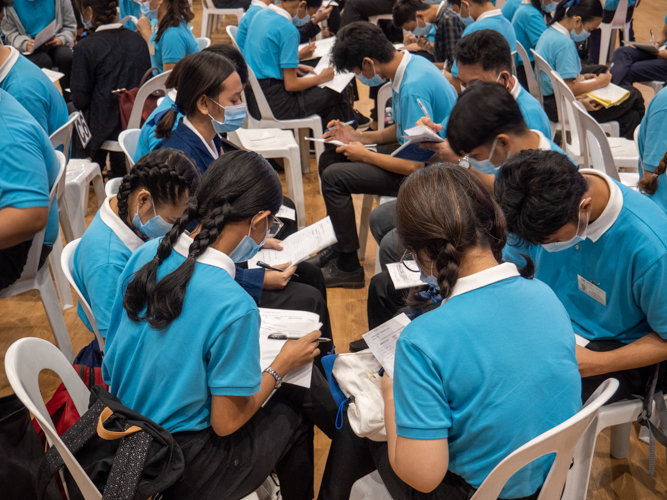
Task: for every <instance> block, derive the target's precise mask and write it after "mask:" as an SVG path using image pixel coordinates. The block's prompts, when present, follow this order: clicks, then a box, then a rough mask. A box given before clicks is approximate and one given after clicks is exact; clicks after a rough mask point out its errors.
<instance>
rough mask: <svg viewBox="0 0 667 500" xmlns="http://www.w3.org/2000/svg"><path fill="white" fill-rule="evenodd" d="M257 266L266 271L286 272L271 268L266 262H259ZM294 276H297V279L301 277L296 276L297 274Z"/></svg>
mask: <svg viewBox="0 0 667 500" xmlns="http://www.w3.org/2000/svg"><path fill="white" fill-rule="evenodd" d="M257 265H258V266H259V267H263V268H264V269H271V271H278V272H279V273H284V272H285V269H278V268H277V267H273V266H270V265H268V264H267V263H266V262H262V261H261V260H258V261H257ZM288 269H289V268H288ZM292 276H296V277H297V278H298V277H299V275H298V274H296V273H294V274H293V275H292Z"/></svg>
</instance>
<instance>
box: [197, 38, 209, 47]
mask: <svg viewBox="0 0 667 500" xmlns="http://www.w3.org/2000/svg"><path fill="white" fill-rule="evenodd" d="M197 43H198V44H199V50H204V49H206V48H208V47H210V46H211V39H210V38H206V37H205V36H200V37H199V38H197Z"/></svg>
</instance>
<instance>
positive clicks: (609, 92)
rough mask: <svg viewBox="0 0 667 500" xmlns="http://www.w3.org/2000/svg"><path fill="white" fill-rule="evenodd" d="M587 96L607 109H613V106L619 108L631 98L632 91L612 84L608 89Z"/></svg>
mask: <svg viewBox="0 0 667 500" xmlns="http://www.w3.org/2000/svg"><path fill="white" fill-rule="evenodd" d="M587 95H588V97H590V98H591V99H593V100H595V101H597V102H599V103H600V104H602V105H603V106H604V107H605V108H611V107H612V106H618V105H619V104H621V103H622V102H623V101H625V100H626V99H627V98H628V97H630V91H629V90H625V89H624V88H623V87H619V86H618V85H614V84H613V83H610V84H609V85H607V86H606V87H602V88H601V89H597V90H594V91H593V92H589V93H588V94H587Z"/></svg>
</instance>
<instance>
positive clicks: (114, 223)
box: [100, 195, 144, 252]
mask: <svg viewBox="0 0 667 500" xmlns="http://www.w3.org/2000/svg"><path fill="white" fill-rule="evenodd" d="M115 196H116V195H114V196H113V197H115ZM111 198H112V197H111V196H109V197H108V198H107V199H106V200H104V203H102V208H100V218H101V219H102V222H104V223H105V224H106V225H107V226H108V227H109V229H111V230H112V231H113V232H114V234H115V235H116V236H118V238H120V241H122V242H123V245H125V246H126V247H127V248H129V249H130V250H132V251H133V252H134V251H135V250H136V249H137V248H139V247H140V246H141V245H143V244H144V240H142V239H141V238H139V236H137V233H135V232H134V231H132V230H131V229H130V228H129V227H127V224H125V223H124V222H123V221H122V220H121V219H120V217H118V216H117V215H116V214H115V213H114V211H113V210H111V205H110V204H109V200H111Z"/></svg>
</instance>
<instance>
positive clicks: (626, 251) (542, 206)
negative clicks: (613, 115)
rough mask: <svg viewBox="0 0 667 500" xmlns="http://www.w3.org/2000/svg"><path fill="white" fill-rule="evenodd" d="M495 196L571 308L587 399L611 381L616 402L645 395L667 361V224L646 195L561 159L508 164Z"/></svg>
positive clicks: (516, 253)
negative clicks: (656, 370)
mask: <svg viewBox="0 0 667 500" xmlns="http://www.w3.org/2000/svg"><path fill="white" fill-rule="evenodd" d="M494 196H495V198H496V200H497V201H498V203H499V205H500V206H501V208H502V209H503V212H504V213H505V217H506V218H507V230H508V232H509V233H512V234H513V237H512V239H511V241H512V245H508V246H506V247H505V258H506V260H510V261H513V262H517V263H521V262H523V261H524V256H526V255H527V256H528V257H530V258H531V259H532V260H533V262H535V266H536V269H537V272H536V273H535V277H536V278H538V279H539V280H540V281H543V282H544V283H546V284H547V285H549V286H550V287H551V288H552V289H553V290H554V292H556V295H557V296H558V298H559V299H560V301H561V302H562V303H563V305H564V306H565V309H566V310H567V312H568V314H569V315H570V319H571V320H572V326H573V327H574V331H575V333H577V334H579V335H580V336H581V337H583V338H584V339H586V340H588V341H590V342H588V344H587V345H586V346H585V347H582V346H577V360H578V362H579V372H580V374H581V377H582V400H583V401H585V400H586V399H587V398H588V397H589V396H590V395H591V394H592V393H593V391H594V390H595V389H596V388H597V387H598V386H599V385H600V384H601V383H602V382H603V381H604V380H605V379H607V378H609V377H614V378H616V379H618V381H619V382H620V387H619V389H618V391H617V392H616V393H615V394H614V396H613V397H612V399H611V401H618V400H621V399H623V398H625V397H627V396H629V395H630V394H638V393H639V394H643V393H644V389H645V387H646V381H647V379H648V377H649V376H650V374H651V365H654V364H655V363H659V362H661V361H664V360H666V359H667V288H666V286H665V280H664V276H665V272H667V216H666V215H665V214H664V212H662V211H661V210H660V208H659V207H658V206H657V205H656V204H655V203H653V202H652V201H651V200H649V199H648V198H647V197H646V196H643V195H642V194H640V193H638V192H636V191H633V190H632V189H630V188H628V187H626V186H624V185H623V184H621V183H619V182H616V181H615V180H613V179H611V178H610V177H608V176H607V175H605V174H604V173H601V172H599V171H597V170H593V169H582V170H581V171H579V170H578V168H577V167H576V166H575V165H573V164H572V163H571V162H570V160H569V159H568V158H567V157H566V156H564V155H562V154H560V153H557V152H555V151H522V152H520V153H518V154H516V155H514V156H512V157H511V158H509V159H508V160H507V162H506V163H505V165H504V166H503V168H502V169H501V170H500V173H499V174H498V177H497V178H496V182H495V189H494Z"/></svg>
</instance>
